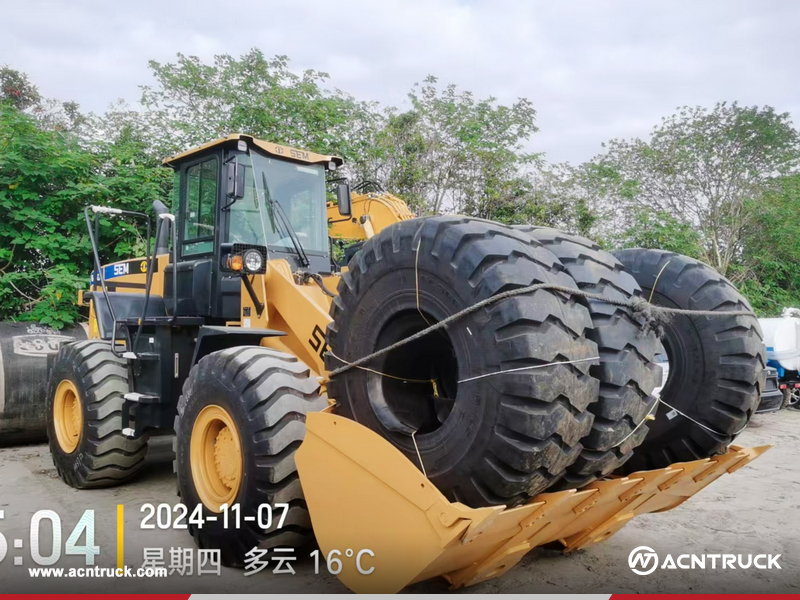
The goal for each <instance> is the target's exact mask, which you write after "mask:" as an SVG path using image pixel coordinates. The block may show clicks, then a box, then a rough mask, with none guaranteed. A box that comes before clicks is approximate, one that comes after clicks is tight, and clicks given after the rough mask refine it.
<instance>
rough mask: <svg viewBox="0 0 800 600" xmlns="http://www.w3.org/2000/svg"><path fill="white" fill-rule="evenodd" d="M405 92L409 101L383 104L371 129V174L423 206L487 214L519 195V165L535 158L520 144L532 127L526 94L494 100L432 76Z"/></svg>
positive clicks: (523, 190)
mask: <svg viewBox="0 0 800 600" xmlns="http://www.w3.org/2000/svg"><path fill="white" fill-rule="evenodd" d="M408 97H409V100H410V102H411V108H410V109H409V110H408V111H405V112H398V111H396V110H394V109H390V110H388V111H387V113H386V115H387V117H386V119H385V123H384V126H383V127H382V129H381V130H380V131H379V132H378V133H377V135H375V142H376V145H375V146H373V148H372V152H371V156H370V158H371V160H372V165H373V168H372V172H371V173H370V176H371V178H372V179H375V180H377V181H378V182H379V183H381V184H382V185H383V186H384V187H385V188H386V189H389V190H391V191H392V192H393V193H397V194H399V195H400V196H402V197H403V198H405V199H406V200H407V202H409V204H410V205H411V206H412V207H414V208H416V209H417V210H419V211H421V212H424V213H427V214H438V213H441V212H444V211H447V212H460V213H465V214H470V215H473V216H478V217H484V218H493V217H495V216H496V214H497V213H500V212H502V211H504V210H507V208H508V207H509V206H510V205H514V204H517V203H519V202H520V201H521V200H522V199H523V198H525V197H526V195H527V192H528V187H527V186H526V181H525V180H524V177H523V176H522V175H523V170H524V169H525V167H526V166H528V165H531V164H533V163H534V162H535V160H536V158H537V157H536V156H535V155H533V154H530V153H527V152H525V150H524V143H525V141H526V140H528V138H530V136H531V135H532V134H533V133H535V132H536V130H537V129H536V125H535V117H536V111H535V110H534V109H533V105H532V104H531V102H530V101H529V100H527V99H524V98H522V99H520V100H518V101H517V102H515V103H514V104H512V105H511V106H504V105H499V104H498V103H497V100H496V99H495V98H492V97H489V98H485V99H482V100H481V99H476V98H475V97H474V95H473V94H472V93H471V92H468V91H459V90H458V88H457V87H456V86H455V85H447V86H444V87H441V86H440V85H439V82H438V80H437V78H436V77H433V76H429V77H427V78H426V79H425V80H424V82H423V83H422V84H417V85H415V86H414V88H413V89H412V91H411V92H410V93H409V95H408Z"/></svg>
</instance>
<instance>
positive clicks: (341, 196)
mask: <svg viewBox="0 0 800 600" xmlns="http://www.w3.org/2000/svg"><path fill="white" fill-rule="evenodd" d="M336 202H337V203H338V205H339V214H340V215H342V216H343V217H349V216H350V215H352V214H353V206H352V198H351V196H350V184H349V183H340V184H339V185H338V187H337V188H336Z"/></svg>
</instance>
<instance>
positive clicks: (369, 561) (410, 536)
mask: <svg viewBox="0 0 800 600" xmlns="http://www.w3.org/2000/svg"><path fill="white" fill-rule="evenodd" d="M307 419H308V420H307V423H306V425H307V432H306V437H305V440H304V442H303V443H302V445H301V446H300V448H299V449H298V451H297V454H296V462H297V468H298V471H299V473H300V481H301V484H302V486H303V493H304V495H305V498H306V502H307V504H308V508H309V511H310V513H311V522H312V525H313V528H314V534H315V535H316V538H317V542H318V543H319V547H320V550H321V551H322V555H323V557H329V556H330V557H332V558H336V559H338V560H340V561H341V567H342V568H341V571H340V572H339V573H338V577H339V579H340V580H341V581H342V583H344V584H345V585H346V586H347V587H348V588H350V589H351V590H353V591H355V592H371V593H391V592H398V591H400V590H402V589H403V588H404V587H406V586H407V585H409V584H411V583H415V582H418V581H424V580H426V579H430V578H433V577H437V576H442V577H444V578H445V579H447V581H449V582H450V584H451V585H452V587H453V588H458V587H462V586H467V585H473V584H476V583H480V582H482V581H485V580H487V579H492V578H494V577H497V576H499V575H502V574H503V573H505V572H506V571H508V570H509V569H510V568H511V567H513V566H514V565H515V564H516V563H517V562H519V560H520V559H521V558H522V557H523V556H524V555H525V554H526V553H527V552H529V551H530V550H531V549H533V548H535V547H536V546H541V545H543V544H546V543H549V542H553V541H559V542H561V544H563V546H564V551H565V552H571V551H573V550H578V549H580V548H585V547H587V546H590V545H591V544H595V543H597V542H601V541H603V540H605V539H607V538H609V537H610V536H611V535H613V534H614V533H616V532H617V531H618V530H619V529H621V528H622V527H623V526H624V525H625V524H626V523H627V522H628V521H630V520H631V519H632V518H633V517H634V516H636V515H640V514H644V513H650V512H660V511H665V510H669V509H671V508H674V507H676V506H678V505H679V504H681V503H682V502H684V501H685V500H686V499H688V498H689V497H691V496H693V495H694V494H696V493H697V492H698V491H700V490H701V489H703V488H704V487H706V486H707V485H709V484H710V483H711V482H712V481H714V480H715V479H717V478H719V477H720V476H722V475H723V474H725V473H731V472H733V471H735V470H737V469H739V468H741V467H743V466H744V465H746V464H747V463H749V462H750V461H751V460H753V459H755V458H757V457H758V456H760V455H761V454H763V453H764V452H766V451H767V450H768V449H769V446H760V447H757V448H739V447H731V448H730V449H729V451H728V453H727V454H723V455H720V456H715V457H713V458H708V459H704V460H696V461H692V462H684V463H675V464H673V465H670V466H669V467H666V468H663V469H655V470H652V471H641V472H638V473H633V474H631V475H629V476H628V477H622V478H616V479H608V480H604V481H597V482H594V483H592V484H590V485H588V486H586V487H585V488H583V489H580V490H568V491H563V492H555V493H544V494H540V495H538V496H536V497H535V498H533V499H532V500H531V501H530V502H529V503H528V504H525V505H523V506H519V507H516V508H505V507H503V506H493V507H486V508H469V507H468V506H465V505H463V504H461V503H459V502H450V501H449V500H447V498H445V497H444V495H442V493H441V492H440V491H439V490H437V489H436V487H435V486H434V485H433V484H432V483H431V482H430V481H429V480H428V479H427V478H426V477H425V476H424V475H423V474H422V473H421V472H420V470H419V469H418V468H417V467H416V466H415V465H414V464H412V463H411V462H410V461H409V460H408V459H407V458H406V457H405V456H404V455H403V454H402V453H401V452H400V451H399V450H397V449H396V448H395V447H394V446H392V445H391V444H390V443H389V442H388V441H386V440H385V439H383V438H382V437H381V436H379V435H378V434H377V433H375V432H373V431H371V430H369V429H367V428H366V427H364V426H362V425H359V424H358V423H356V422H354V421H351V420H349V419H346V418H344V417H341V416H339V415H335V414H330V413H311V414H309V415H308V417H307ZM362 550H369V551H370V552H362ZM336 551H338V554H337V552H336ZM359 557H360V558H359ZM332 564H333V571H335V570H336V568H338V563H336V562H335V561H332ZM359 567H360V570H359ZM366 573H368V574H366Z"/></svg>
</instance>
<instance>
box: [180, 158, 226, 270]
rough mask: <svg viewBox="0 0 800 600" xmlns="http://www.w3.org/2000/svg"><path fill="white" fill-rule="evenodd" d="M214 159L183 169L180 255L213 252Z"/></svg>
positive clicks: (215, 206)
mask: <svg viewBox="0 0 800 600" xmlns="http://www.w3.org/2000/svg"><path fill="white" fill-rule="evenodd" d="M218 164H219V163H218V161H217V159H216V158H211V159H209V160H206V161H203V162H201V163H198V164H196V165H192V166H191V167H189V168H188V169H186V203H185V204H184V214H183V254H184V255H186V254H206V253H211V252H213V251H214V225H215V219H216V214H217V210H216V209H217V172H218Z"/></svg>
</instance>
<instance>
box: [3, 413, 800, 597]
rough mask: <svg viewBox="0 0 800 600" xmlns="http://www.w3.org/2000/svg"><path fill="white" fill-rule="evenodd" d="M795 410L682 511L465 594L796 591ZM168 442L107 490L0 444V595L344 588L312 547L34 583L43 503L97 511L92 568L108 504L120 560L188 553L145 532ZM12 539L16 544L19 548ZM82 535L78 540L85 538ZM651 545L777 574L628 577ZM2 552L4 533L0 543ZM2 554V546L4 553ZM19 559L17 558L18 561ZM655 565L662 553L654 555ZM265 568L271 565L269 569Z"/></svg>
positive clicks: (770, 417)
mask: <svg viewBox="0 0 800 600" xmlns="http://www.w3.org/2000/svg"><path fill="white" fill-rule="evenodd" d="M798 441H800V411H781V412H779V413H771V414H766V415H756V417H755V418H754V419H753V422H752V423H751V425H750V427H749V428H748V429H747V430H746V431H745V432H744V433H743V434H742V435H741V436H740V438H739V439H738V440H737V443H740V444H742V445H762V444H772V445H774V448H772V449H771V450H770V451H769V452H767V453H766V454H765V455H764V456H762V457H761V458H759V459H758V460H757V461H755V462H754V463H753V464H751V465H749V466H747V467H745V468H744V469H741V470H740V471H738V472H736V473H734V474H731V475H726V476H724V477H722V478H721V479H720V480H718V481H716V482H714V483H713V484H712V485H711V486H710V487H709V488H707V489H705V490H703V491H702V492H700V494H698V495H697V496H695V497H694V498H693V499H691V500H690V501H689V502H687V503H685V504H683V505H682V506H680V507H678V508H676V509H674V510H672V511H670V512H667V513H662V514H652V515H645V516H642V517H638V518H636V519H635V520H634V521H633V522H632V523H631V524H629V525H628V526H627V527H625V528H623V529H622V530H621V531H620V532H619V533H618V534H616V535H615V536H613V537H612V538H611V539H609V540H607V541H605V542H603V543H601V544H598V545H596V546H593V547H591V548H588V549H586V550H583V551H580V552H577V553H574V554H572V555H568V556H563V555H561V553H559V552H557V551H555V550H545V549H537V550H535V551H533V552H532V553H530V554H529V555H528V556H527V557H526V558H525V559H523V560H522V562H521V563H520V564H519V565H517V566H516V567H515V568H514V569H512V570H511V571H510V572H509V573H507V574H506V575H505V576H503V577H501V578H498V579H494V580H491V581H489V582H486V583H483V584H481V585H478V586H475V587H472V588H467V589H468V591H470V592H501V593H523V592H524V593H535V592H540V593H545V592H548V593H553V592H571V593H576V592H582V593H589V592H592V593H626V592H627V593H631V592H651V593H656V592H660V593H667V592H695V593H697V592H713V593H734V592H738V593H787V592H798V588H800V463H799V462H798V459H797V456H798ZM169 448H170V440H169V439H165V438H160V439H155V440H152V441H151V451H150V455H149V457H148V461H149V463H150V464H149V465H148V468H147V469H146V472H145V474H144V475H143V476H142V477H141V478H139V479H138V480H137V481H136V482H135V483H131V484H129V485H127V486H124V487H121V488H115V489H106V490H94V491H76V490H73V489H71V488H68V487H67V486H66V485H64V484H63V483H61V481H60V480H59V479H58V477H57V475H56V472H55V469H54V468H53V465H52V462H51V460H50V455H49V452H48V449H47V447H46V446H25V447H18V448H5V449H0V510H1V511H3V513H4V514H3V516H4V518H3V519H2V520H0V534H3V535H4V536H5V538H6V540H7V546H8V550H7V555H6V557H5V559H4V560H2V562H0V591H2V592H6V593H8V592H29V593H43V592H63V593H80V592H85V593H93V592H94V593H97V592H108V591H110V590H111V589H113V590H115V591H122V592H126V593H135V592H159V593H168V592H182V593H189V592H194V593H198V592H206V593H210V592H228V593H234V592H239V593H248V592H249V593H255V592H261V593H263V592H270V593H277V592H283V593H286V592H305V593H310V592H338V593H341V592H346V591H347V589H346V588H345V587H344V586H343V585H342V584H341V583H339V581H338V580H337V579H336V578H335V577H333V576H331V575H327V574H326V575H315V574H314V564H313V561H312V560H311V559H310V558H308V553H309V552H310V550H313V548H312V549H304V550H302V551H301V550H298V551H297V553H296V556H297V557H298V560H297V562H296V563H294V567H295V570H296V571H297V574H296V575H275V574H272V573H271V572H269V569H268V570H266V571H264V572H262V573H259V574H256V575H254V576H252V577H245V576H244V575H243V573H242V571H238V570H234V569H225V568H223V569H222V572H221V574H220V575H219V576H217V575H213V574H212V575H206V574H203V575H200V576H197V575H196V574H195V575H193V576H179V575H177V574H174V575H172V576H170V577H168V578H166V579H146V578H141V579H122V580H114V579H77V578H76V579H67V578H61V579H41V578H31V577H30V575H29V573H28V567H34V566H36V565H35V564H34V563H33V561H32V559H31V555H30V549H29V548H30V537H29V536H30V520H31V516H32V515H33V514H34V513H35V512H36V511H37V510H40V509H51V510H53V511H55V512H56V513H58V515H59V516H60V518H61V520H62V522H63V527H62V529H63V533H62V542H61V544H62V546H61V547H62V548H63V547H64V539H65V538H66V537H67V536H68V535H69V533H70V532H71V531H72V528H73V527H74V526H75V524H76V523H77V521H78V519H79V518H80V516H81V515H82V514H83V511H84V510H85V509H88V508H92V509H94V511H95V523H96V527H95V529H96V534H95V540H94V544H96V545H98V546H100V555H99V556H98V558H97V564H98V565H99V566H105V567H111V566H114V565H115V552H116V550H115V549H116V535H115V531H116V505H117V504H124V505H125V557H126V564H130V565H132V566H134V567H138V566H141V563H142V556H143V548H145V547H148V548H165V549H166V550H165V558H167V560H168V558H169V548H172V547H182V548H194V544H193V541H192V539H191V537H190V536H189V534H188V533H186V531H176V530H166V531H162V530H141V529H139V524H140V520H141V513H140V512H139V510H140V507H141V506H142V504H144V503H146V502H151V503H154V504H158V503H160V502H169V503H170V504H172V503H175V502H177V500H178V499H177V497H176V493H175V482H174V480H173V475H172V465H171V460H172V457H171V451H170V450H169ZM41 530H42V537H41V541H40V548H42V550H41V554H42V555H45V554H46V553H49V551H50V550H49V549H50V548H51V543H52V542H51V537H50V535H51V534H50V530H49V525H48V524H46V523H45V524H44V525H43V526H42V527H41ZM14 540H22V544H23V547H22V548H21V549H16V548H14V543H13V541H14ZM81 542H83V537H81ZM642 545H645V546H649V547H651V548H652V549H653V550H655V551H656V553H658V555H659V556H660V557H663V556H664V555H666V554H668V553H670V554H672V555H673V556H677V555H678V554H684V553H698V554H700V553H716V554H721V553H735V554H739V553H742V554H747V553H752V554H760V553H766V554H780V555H781V556H780V559H779V564H780V566H781V569H780V570H757V569H749V570H741V569H738V570H734V571H731V570H711V569H706V570H700V569H696V570H680V571H671V570H660V569H659V570H656V571H655V572H654V573H652V574H650V575H647V576H639V575H636V574H634V573H633V572H632V571H631V569H630V568H629V567H628V555H629V554H630V552H631V550H633V548H635V547H637V546H642ZM0 547H2V540H0ZM0 555H2V552H0ZM14 557H21V558H22V565H15V564H14ZM662 560H663V558H662ZM83 565H84V558H83V557H82V556H63V555H62V557H61V559H60V560H59V561H58V563H57V565H56V566H58V567H67V568H69V567H71V566H75V567H80V566H83ZM270 568H271V567H270ZM406 591H408V592H426V593H431V592H446V591H447V584H446V582H444V581H443V580H435V581H427V582H423V583H420V584H417V585H414V586H412V587H410V588H408V589H407V590H406Z"/></svg>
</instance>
